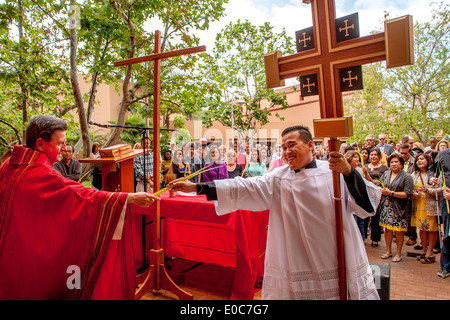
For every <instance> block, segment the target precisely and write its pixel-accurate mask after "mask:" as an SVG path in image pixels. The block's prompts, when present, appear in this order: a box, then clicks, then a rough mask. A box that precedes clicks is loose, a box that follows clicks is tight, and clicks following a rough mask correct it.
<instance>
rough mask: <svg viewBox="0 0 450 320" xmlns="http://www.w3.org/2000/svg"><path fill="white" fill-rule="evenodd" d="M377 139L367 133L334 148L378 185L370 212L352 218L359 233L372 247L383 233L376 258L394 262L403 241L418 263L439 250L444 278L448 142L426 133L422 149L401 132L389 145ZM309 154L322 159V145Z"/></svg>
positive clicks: (446, 269)
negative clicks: (359, 141) (376, 202)
mask: <svg viewBox="0 0 450 320" xmlns="http://www.w3.org/2000/svg"><path fill="white" fill-rule="evenodd" d="M378 141H379V144H376V140H375V137H374V136H373V135H368V136H367V137H366V139H365V141H364V143H363V144H362V145H360V144H357V143H354V144H350V145H347V144H345V143H344V144H342V145H341V149H340V152H341V153H344V156H345V158H346V160H347V161H348V162H349V164H350V165H351V166H353V167H354V168H356V169H357V171H358V172H359V173H360V174H361V175H362V176H363V177H364V178H365V179H366V180H367V181H368V182H369V183H373V184H375V185H377V186H379V187H380V188H382V191H381V192H382V195H383V196H382V199H381V201H380V204H379V206H378V208H377V210H376V215H375V216H373V217H370V218H367V219H364V220H363V219H360V218H358V217H355V219H356V221H357V223H358V226H359V228H360V232H361V235H362V237H363V238H364V239H366V238H368V237H369V234H370V240H371V246H372V247H377V246H378V242H379V241H380V240H381V234H382V233H384V237H385V242H386V247H387V250H386V252H385V253H384V254H383V255H382V256H381V258H383V259H389V258H392V261H394V262H399V261H401V260H402V248H403V245H404V244H406V245H408V246H414V249H415V250H417V253H418V256H417V260H418V261H420V262H421V263H423V264H429V263H433V262H435V260H436V259H435V254H437V253H439V252H441V268H440V270H439V272H438V275H439V276H440V277H443V278H446V277H448V276H449V275H450V274H449V270H450V269H449V256H448V249H447V248H448V240H449V224H448V205H447V203H448V200H449V199H450V193H449V192H450V189H449V188H448V187H446V186H447V185H448V183H449V175H450V167H449V163H448V162H449V158H450V143H449V142H448V141H447V140H441V141H438V139H437V138H436V137H434V136H432V137H430V138H429V140H428V146H426V147H424V146H423V145H422V144H421V143H418V142H414V138H413V137H411V136H408V135H407V136H404V137H403V138H402V139H401V141H399V143H397V144H396V145H393V144H388V143H386V135H384V134H380V135H379V136H378ZM315 153H316V157H317V158H320V159H326V158H327V155H326V149H322V148H321V147H316V150H315ZM445 179H446V180H445ZM441 225H443V228H441V227H440V226H441ZM405 236H406V237H408V239H407V240H406V241H404V238H405ZM394 242H395V243H396V252H395V254H394V251H393V249H392V246H393V243H394Z"/></svg>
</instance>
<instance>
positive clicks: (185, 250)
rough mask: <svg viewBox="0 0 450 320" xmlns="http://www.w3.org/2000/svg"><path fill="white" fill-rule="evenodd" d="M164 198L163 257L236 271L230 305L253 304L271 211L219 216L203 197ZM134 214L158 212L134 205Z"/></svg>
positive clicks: (166, 195)
mask: <svg viewBox="0 0 450 320" xmlns="http://www.w3.org/2000/svg"><path fill="white" fill-rule="evenodd" d="M160 198H161V205H160V206H161V207H160V208H161V209H160V214H161V218H163V219H162V222H161V226H162V230H163V231H162V237H161V239H162V246H163V248H164V251H165V255H166V256H167V257H175V258H183V259H187V260H192V261H197V262H202V263H208V264H213V265H218V266H223V267H229V268H234V270H235V272H234V281H233V287H232V292H231V299H238V300H249V299H253V294H254V285H255V284H256V283H259V282H261V281H262V277H263V272H264V256H265V255H264V253H265V250H266V240H267V225H268V219H269V218H268V211H261V212H252V211H244V210H238V211H235V212H232V213H230V214H226V215H222V216H218V215H217V214H216V211H215V208H214V201H208V200H206V196H204V195H187V194H181V193H176V196H175V197H170V196H169V194H168V193H164V194H162V195H161V196H160ZM132 212H133V213H141V214H147V215H153V214H154V209H153V210H152V208H151V207H150V208H148V209H144V208H140V207H137V206H134V205H133V206H132ZM152 227H153V224H152V225H150V228H152ZM138 245H139V244H138Z"/></svg>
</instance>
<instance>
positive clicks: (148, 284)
mask: <svg viewBox="0 0 450 320" xmlns="http://www.w3.org/2000/svg"><path fill="white" fill-rule="evenodd" d="M204 51H206V47H205V46H199V47H192V48H186V49H180V50H173V51H167V52H161V32H160V31H159V30H157V31H156V32H155V47H154V53H153V54H151V55H148V56H143V57H136V58H130V59H126V60H121V61H117V62H115V63H114V66H115V67H120V66H126V65H132V64H136V63H142V62H147V61H154V65H153V68H154V73H153V150H154V152H153V172H155V174H154V175H153V191H154V192H156V191H158V190H159V186H160V176H159V174H157V173H158V172H160V163H159V161H160V159H159V154H160V141H159V133H160V91H161V60H162V59H167V58H173V57H178V56H182V55H188V54H194V53H199V52H204ZM153 226H154V232H153V238H154V241H153V246H154V248H152V249H151V250H150V266H149V269H148V270H147V271H146V272H144V273H143V274H142V275H140V276H138V281H137V282H138V283H142V285H141V286H140V288H139V289H138V290H137V291H136V294H135V299H136V300H139V299H140V298H141V297H142V296H144V294H146V293H147V292H149V291H152V290H157V291H159V290H161V289H165V290H167V291H169V292H172V293H174V294H176V295H177V296H178V297H179V298H180V299H189V300H192V295H191V294H189V293H187V292H185V291H184V290H182V289H181V288H179V287H178V286H177V285H176V284H175V283H174V282H173V281H172V279H171V278H170V276H169V275H168V273H167V270H166V269H165V265H164V249H162V248H161V234H160V232H161V214H160V203H159V201H156V202H155V219H154V222H153ZM143 259H144V260H145V256H144V257H143ZM141 279H144V280H143V282H141V281H140V280H141Z"/></svg>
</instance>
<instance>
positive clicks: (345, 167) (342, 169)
mask: <svg viewBox="0 0 450 320" xmlns="http://www.w3.org/2000/svg"><path fill="white" fill-rule="evenodd" d="M328 163H329V167H330V170H333V171H335V172H338V173H342V174H344V175H346V176H348V175H349V174H350V173H352V167H351V166H350V163H348V161H347V160H345V158H344V155H343V154H342V153H339V152H337V151H332V152H330V157H329V158H328Z"/></svg>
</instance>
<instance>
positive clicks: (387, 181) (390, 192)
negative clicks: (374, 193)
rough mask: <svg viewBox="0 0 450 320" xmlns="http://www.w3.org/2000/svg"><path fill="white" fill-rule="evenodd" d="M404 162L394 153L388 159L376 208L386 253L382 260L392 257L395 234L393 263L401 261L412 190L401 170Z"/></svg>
mask: <svg viewBox="0 0 450 320" xmlns="http://www.w3.org/2000/svg"><path fill="white" fill-rule="evenodd" d="M404 163H405V160H404V159H403V157H402V156H401V155H400V154H399V153H397V152H394V153H393V154H391V155H390V156H389V158H388V164H389V170H387V171H385V172H384V173H383V175H382V176H381V178H380V180H381V181H382V190H381V194H382V195H383V196H382V198H381V201H380V205H379V206H378V210H379V211H380V226H381V227H384V228H385V232H384V237H385V240H386V247H387V250H386V253H385V254H383V255H382V256H381V258H382V259H388V258H390V257H392V240H393V237H394V232H395V240H396V243H397V253H396V254H395V256H394V257H393V258H392V261H393V262H399V261H401V260H402V246H403V239H404V235H403V232H404V231H406V230H407V229H408V222H407V217H406V207H407V204H408V201H409V200H410V199H409V198H410V197H411V195H412V193H413V190H414V182H413V178H412V176H411V175H410V174H408V173H407V172H406V171H404V170H403V165H404Z"/></svg>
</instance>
